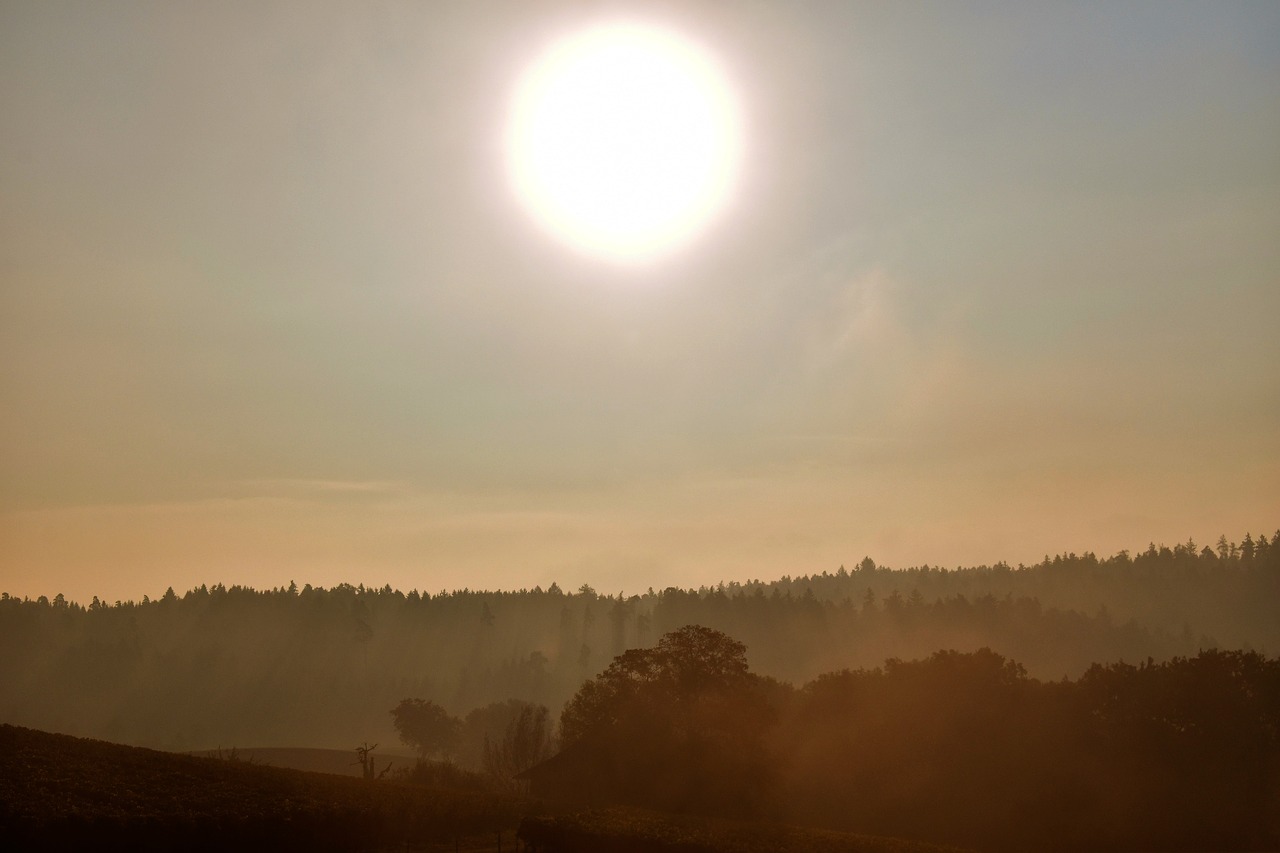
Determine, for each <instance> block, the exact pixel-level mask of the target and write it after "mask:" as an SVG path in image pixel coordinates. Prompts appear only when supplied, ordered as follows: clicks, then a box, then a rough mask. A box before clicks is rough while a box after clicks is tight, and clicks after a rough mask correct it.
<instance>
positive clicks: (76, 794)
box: [0, 725, 945, 853]
mask: <svg viewBox="0 0 1280 853" xmlns="http://www.w3.org/2000/svg"><path fill="white" fill-rule="evenodd" d="M522 821H523V823H522ZM517 827H520V836H521V840H520V841H519V842H517V837H516V829H517ZM499 843H501V845H502V849H503V850H514V849H516V845H517V843H519V844H520V846H521V847H523V848H525V849H531V850H538V851H544V853H580V852H581V853H586V852H587V851H590V853H609V851H619V852H620V853H650V851H653V853H765V851H778V853H801V851H806V853H809V852H810V851H811V852H812V853H937V851H941V850H944V849H945V848H940V847H936V846H933V845H929V844H921V843H916V842H910V841H901V840H896V839H888V838H876V837H871V836H859V835H850V834H845V833H835V832H822V831H817V830H808V829H799V828H795V827H781V826H772V825H761V824H754V823H741V822H733V821H714V820H704V819H700V818H689V817H672V816H669V815H662V814H658V813H654V812H643V811H637V810H630V809H607V810H598V811H592V812H586V813H581V814H564V813H560V814H557V813H556V810H554V809H551V808H549V807H548V806H546V805H545V804H543V803H540V802H537V801H534V800H529V799H521V798H517V797H514V796H508V795H503V794H495V793H477V792H474V791H452V790H439V789H432V788H425V787H422V786H418V785H412V784H408V783H404V782H395V781H386V780H384V781H379V782H367V781H365V780H363V779H355V778H350V777H346V776H337V775H331V774H324V773H309V772H304V771H299V770H290V769H285V768H280V767H270V766H265V765H260V764H256V763H249V762H246V761H227V760H220V759H217V758H206V757H198V756H190V755H177V754H173V753H166V752H156V751H154V750H150V749H141V748H138V747H129V746H121V745H118V744H112V743H105V742H103V741H96V740H87V739H83V738H75V737H70V736H67V735H58V734H49V733H47V732H40V731H34V730H31V729H23V728H18V727H15V726H9V725H0V847H3V848H4V849H7V850H130V851H133V850H142V851H147V850H196V851H212V850H306V851H325V850H344V851H345V850H370V851H389V850H431V851H447V850H454V849H458V850H462V851H479V850H496V849H498V845H499Z"/></svg>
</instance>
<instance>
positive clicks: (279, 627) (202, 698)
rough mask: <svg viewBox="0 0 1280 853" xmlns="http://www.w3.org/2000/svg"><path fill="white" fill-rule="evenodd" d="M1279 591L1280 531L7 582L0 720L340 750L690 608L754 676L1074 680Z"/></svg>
mask: <svg viewBox="0 0 1280 853" xmlns="http://www.w3.org/2000/svg"><path fill="white" fill-rule="evenodd" d="M1278 593H1280V533H1277V535H1276V536H1275V537H1273V538H1272V539H1270V540H1268V539H1267V538H1266V537H1254V536H1245V537H1244V539H1243V540H1242V541H1241V542H1240V543H1237V544H1233V543H1231V542H1227V541H1226V540H1225V539H1223V540H1222V541H1221V542H1219V543H1218V544H1217V545H1216V546H1214V547H1208V548H1203V547H1198V546H1197V545H1196V544H1195V543H1193V542H1187V543H1182V544H1179V545H1176V546H1173V547H1171V548H1169V547H1163V546H1160V547H1157V546H1155V545H1152V546H1151V547H1149V548H1148V549H1147V550H1146V551H1143V552H1141V553H1138V554H1136V555H1130V554H1128V553H1124V552H1122V553H1120V554H1116V555H1113V556H1111V557H1108V558H1105V559H1102V558H1098V557H1096V556H1094V555H1093V554H1089V553H1086V554H1083V555H1073V554H1066V555H1059V556H1057V557H1052V558H1046V559H1045V560H1044V561H1042V562H1041V563H1037V564H1036V565H1033V566H1017V567H1011V566H1007V565H1004V564H998V565H996V566H980V567H973V568H960V569H945V568H939V567H934V566H921V567H917V568H912V569H904V570H894V569H887V568H884V567H881V566H877V565H875V563H874V562H873V561H872V560H870V559H869V558H867V559H863V560H862V561H861V562H860V563H858V564H856V565H855V566H854V567H853V568H852V569H851V570H847V569H845V568H843V567H837V568H835V570H834V571H831V570H827V571H823V572H820V573H817V574H810V575H804V576H796V577H792V576H785V577H783V578H780V579H778V580H776V581H772V582H768V583H764V582H759V581H748V582H730V583H726V584H722V585H717V586H714V587H703V588H699V589H677V588H670V589H666V590H661V591H654V590H648V591H645V592H643V593H638V594H624V593H622V592H619V593H616V594H601V593H599V592H597V591H596V590H593V589H591V588H590V587H586V586H584V587H582V588H580V589H578V590H576V591H573V592H566V591H564V590H561V589H560V588H559V587H558V586H557V585H555V584H552V585H551V586H550V587H548V588H547V589H542V588H539V587H535V588H533V589H524V590H519V591H511V592H483V591H474V590H468V589H464V590H454V591H441V592H438V593H424V592H421V591H418V590H411V591H409V592H407V593H406V592H402V591H399V590H394V589H392V588H391V587H390V586H385V585H384V586H382V587H381V588H377V587H373V586H364V585H354V586H353V585H349V584H341V585H338V586H336V587H333V588H329V589H325V588H320V587H312V586H310V585H304V586H302V587H299V586H297V585H296V584H290V585H289V586H288V587H280V588H276V589H270V590H255V589H251V588H248V587H240V586H231V587H227V586H224V585H222V584H213V585H201V586H200V587H197V588H195V589H191V590H187V591H186V592H185V593H183V594H181V595H180V594H178V593H176V592H175V591H174V590H172V589H170V590H168V591H166V592H165V593H164V594H163V595H161V596H159V597H158V598H156V599H150V598H144V599H143V600H142V601H141V602H133V601H123V602H114V603H111V604H107V603H103V602H101V601H99V600H97V599H94V600H93V601H92V602H90V603H89V604H88V605H82V604H80V603H76V602H70V601H67V600H66V599H65V598H64V597H63V596H55V597H54V598H53V599H52V600H50V599H47V598H45V597H43V596H42V597H40V598H37V599H34V600H31V599H19V598H15V597H13V596H9V595H7V594H0V647H3V648H5V649H6V652H7V653H6V654H5V655H3V656H0V715H2V716H3V718H4V719H6V720H9V721H11V722H14V723H18V724H21V725H28V726H32V727H37V728H44V729H52V730H58V731H65V732H69V733H74V734H79V735H88V736H93V737H100V738H104V739H108V740H114V741H117V742H123V743H135V744H142V745H148V746H157V747H163V748H174V749H201V748H210V747H212V746H217V745H231V744H239V745H242V746H249V745H257V746H263V745H315V746H334V747H341V748H347V747H349V746H350V744H352V743H359V742H362V741H365V740H368V741H370V742H384V743H385V742H388V741H391V740H393V739H394V738H395V736H396V733H395V731H394V729H393V726H392V721H391V718H390V717H389V716H388V714H387V713H386V710H387V709H388V708H391V707H394V706H395V704H396V703H397V702H399V701H400V700H401V699H403V698H404V697H407V696H418V697H430V698H431V699H432V700H433V701H435V702H437V703H438V704H439V705H441V706H442V707H443V708H444V709H445V710H446V711H447V712H448V713H449V714H454V715H463V714H466V713H469V712H470V711H471V710H473V709H477V708H484V707H487V706H490V705H493V704H494V703H502V702H505V701H507V700H508V699H518V700H521V701H524V702H530V703H534V704H537V705H544V706H547V707H549V708H552V709H559V708H560V707H562V706H563V705H564V704H565V703H566V702H567V701H568V700H569V699H570V698H571V697H572V696H573V695H574V694H575V692H576V691H577V689H578V687H579V686H580V685H581V684H582V683H583V682H584V680H586V679H587V678H589V677H591V676H593V675H595V674H596V673H598V672H599V671H600V670H601V669H602V668H603V667H605V666H606V665H607V664H608V663H609V661H610V660H611V659H612V658H613V657H614V656H616V655H617V654H620V653H621V652H623V651H624V650H626V649H629V648H637V647H647V646H651V645H652V644H653V643H654V641H655V640H656V638H658V637H660V636H662V635H664V634H666V633H668V632H670V631H672V630H675V629H677V628H679V627H680V626H683V625H687V624H701V625H705V626H708V627H710V628H713V629H716V630H720V631H723V632H726V633H728V634H730V635H732V636H735V637H738V638H740V639H741V640H743V641H744V642H745V643H746V644H747V646H748V647H749V648H750V649H751V664H752V667H753V669H754V670H755V671H756V672H759V673H761V674H763V675H766V676H769V677H772V678H775V679H779V680H782V681H787V682H792V683H805V682H808V681H811V680H812V679H814V678H815V677H817V676H818V675H819V674H821V673H824V672H830V671H834V670H840V669H843V668H853V669H857V668H860V667H871V666H876V665H878V664H880V663H881V662H882V661H884V660H885V659H886V658H894V657H896V658H903V659H910V658H918V657H923V656H927V655H928V654H930V653H931V652H933V651H935V650H937V649H940V648H951V649H957V650H960V651H973V650H976V649H978V648H983V647H988V648H992V649H996V650H997V651H998V652H1000V653H1001V654H1005V655H1008V656H1010V657H1011V658H1013V659H1016V660H1018V661H1020V662H1021V664H1022V665H1024V666H1025V667H1026V669H1027V672H1028V673H1029V675H1031V676H1033V677H1036V678H1041V679H1060V678H1062V677H1065V676H1070V677H1073V678H1074V677H1078V676H1080V675H1081V674H1083V673H1084V672H1085V671H1086V670H1087V669H1088V668H1089V667H1090V665H1091V664H1093V663H1095V662H1102V663H1108V662H1116V661H1122V660H1123V661H1140V660H1146V659H1147V658H1149V657H1150V658H1152V659H1154V660H1156V661H1164V660H1169V659H1172V658H1174V657H1178V656H1183V657H1187V656H1194V655H1196V654H1197V653H1198V652H1199V651H1200V650H1201V649H1210V648H1241V649H1246V650H1247V649H1258V650H1262V651H1268V650H1270V651H1274V650H1275V649H1278V648H1280V622H1278V621H1277V620H1276V619H1275V618H1274V612H1273V611H1274V602H1275V601H1276V600H1278V599H1280V596H1278Z"/></svg>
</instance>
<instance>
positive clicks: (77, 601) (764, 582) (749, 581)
mask: <svg viewBox="0 0 1280 853" xmlns="http://www.w3.org/2000/svg"><path fill="white" fill-rule="evenodd" d="M1246 540H1248V541H1249V542H1250V543H1251V544H1254V543H1257V542H1258V541H1259V540H1266V541H1268V542H1270V543H1271V545H1272V547H1274V546H1275V543H1276V542H1277V540H1280V529H1277V530H1276V532H1275V533H1274V534H1272V535H1271V536H1270V537H1268V536H1267V535H1266V534H1264V533H1259V534H1258V537H1257V538H1256V539H1255V538H1254V537H1253V534H1252V532H1246V533H1245V534H1244V536H1242V537H1241V538H1240V540H1239V541H1237V540H1234V539H1230V538H1229V537H1227V536H1226V535H1225V534H1221V535H1220V536H1219V538H1218V539H1215V540H1213V541H1212V542H1208V541H1205V542H1199V541H1196V540H1195V538H1194V537H1189V538H1188V539H1187V540H1184V541H1181V542H1175V543H1174V544H1173V545H1172V546H1170V545H1169V544H1168V543H1165V542H1155V541H1151V542H1149V543H1148V544H1147V547H1146V548H1145V549H1141V550H1139V549H1130V548H1122V549H1120V550H1118V551H1115V552H1112V553H1105V552H1098V551H1094V550H1092V549H1085V550H1082V551H1079V552H1076V551H1062V552H1059V553H1055V554H1050V553H1046V554H1044V555H1043V556H1042V557H1041V559H1040V560H1038V561H1034V562H1024V561H1019V562H1016V563H1014V562H1011V561H1007V560H998V561H995V562H991V563H981V564H968V565H946V564H940V563H920V564H916V565H909V566H891V565H885V564H882V563H878V562H876V561H875V560H874V559H873V558H872V557H871V556H870V555H865V556H864V557H863V558H862V559H861V560H858V561H856V562H850V563H849V564H848V565H846V564H845V563H841V564H840V565H839V566H838V567H837V568H836V569H834V570H832V569H829V568H824V569H822V570H821V571H809V572H801V573H797V574H778V575H772V576H769V575H764V576H755V577H743V578H721V579H720V580H718V581H711V582H708V583H701V584H697V585H696V586H695V585H680V584H668V585H666V586H662V587H658V586H655V585H653V584H650V585H649V586H648V587H640V588H639V589H640V590H641V591H639V592H636V591H634V588H633V591H632V592H630V593H628V592H627V590H626V589H625V588H624V589H619V591H618V594H617V595H616V596H615V595H614V593H613V592H612V590H609V589H596V588H595V587H594V586H592V585H591V584H590V583H588V582H586V581H583V582H582V583H581V584H577V585H570V584H561V583H560V582H559V581H558V580H554V579H553V580H551V581H550V582H548V583H546V584H543V583H535V584H533V585H531V586H530V585H526V586H520V587H516V586H512V587H474V588H473V587H465V586H464V587H453V588H448V587H442V588H440V589H439V590H433V589H428V588H419V587H398V586H393V585H392V584H390V583H381V584H378V583H373V582H368V583H366V582H365V581H363V580H351V579H348V580H339V581H336V582H333V583H331V584H329V585H327V586H326V585H325V584H320V583H311V582H309V581H303V583H301V584H299V583H298V579H297V578H290V579H289V581H288V583H283V584H273V585H270V586H255V585H253V584H235V583H231V584H228V583H225V582H222V581H216V580H215V581H212V582H210V581H208V580H206V581H204V582H202V583H199V584H196V585H194V586H191V587H187V588H185V589H178V588H176V587H174V586H173V585H172V584H171V585H169V586H168V587H166V588H165V590H164V591H163V592H161V593H160V594H157V595H152V594H150V593H143V594H142V595H141V596H139V597H136V598H116V599H115V600H114V601H113V600H110V599H107V598H103V597H101V596H99V595H97V594H90V595H88V596H86V597H83V598H76V597H72V596H67V595H66V594H65V592H62V591H59V592H56V593H52V594H51V593H49V592H40V593H34V594H33V593H13V592H11V591H10V590H8V589H0V595H3V596H4V597H5V598H9V599H14V600H22V601H31V602H36V601H39V599H41V598H43V599H46V600H48V601H53V599H54V598H56V597H57V596H58V595H62V596H63V599H64V603H66V604H69V605H77V606H81V607H87V606H88V604H89V603H90V602H92V601H95V600H96V601H99V602H100V603H101V604H102V605H103V606H105V607H110V606H113V605H121V604H124V605H138V604H146V603H155V602H157V601H159V600H160V599H162V598H163V597H164V596H165V595H167V594H168V593H169V592H173V593H174V595H176V596H177V597H178V598H184V597H186V596H187V595H188V594H190V593H196V592H201V591H208V590H211V589H213V588H216V587H222V588H223V589H225V590H243V591H247V592H253V593H273V592H287V591H288V590H289V589H290V588H291V587H292V588H293V589H295V590H296V591H298V592H301V591H304V590H306V589H315V590H317V591H320V592H324V591H333V590H336V589H342V588H349V589H356V590H362V591H364V592H366V593H383V592H385V591H386V590H387V589H390V591H391V593H392V594H395V595H405V596H408V595H412V594H415V593H416V594H418V595H419V596H421V597H422V598H424V599H430V598H437V597H448V596H455V595H465V594H471V595H516V594H536V593H543V594H549V593H551V592H552V590H553V588H554V589H555V590H558V593H559V594H560V595H564V596H573V595H584V594H585V595H594V596H596V597H598V598H603V599H610V600H612V599H615V598H617V599H619V600H629V599H631V598H637V597H638V598H646V597H648V596H653V595H661V594H662V593H663V592H666V591H667V590H671V589H675V590H678V591H680V592H689V593H696V594H699V595H700V594H702V593H705V592H715V591H718V590H719V591H722V590H725V589H750V588H752V587H769V586H776V585H779V584H793V583H798V582H804V581H809V580H813V579H818V578H835V577H841V576H850V575H855V574H856V573H857V572H858V571H859V569H860V568H861V567H862V565H863V563H865V562H867V561H870V568H871V569H872V570H873V571H886V572H891V573H896V572H900V573H903V574H906V573H913V572H916V573H918V572H921V571H933V572H941V573H951V572H971V571H983V570H991V569H999V568H1005V569H1009V570H1010V571H1013V572H1020V571H1031V570H1034V569H1038V568H1041V567H1044V566H1047V565H1050V564H1053V563H1055V562H1057V561H1059V560H1082V561H1084V560H1088V559H1090V558H1092V559H1093V560H1095V561H1097V562H1098V563H1101V564H1105V563H1110V562H1117V561H1118V562H1121V563H1123V562H1132V561H1133V560H1135V559H1136V558H1138V557H1141V556H1145V555H1148V554H1152V553H1162V552H1164V551H1171V552H1173V553H1175V554H1176V553H1180V552H1183V551H1185V550H1186V548H1187V546H1188V545H1191V544H1194V546H1195V548H1194V552H1195V553H1196V554H1202V553H1203V552H1204V551H1206V550H1208V551H1210V552H1214V553H1218V552H1220V550H1221V548H1222V546H1223V545H1226V546H1228V547H1229V548H1230V553H1232V554H1236V553H1238V547H1239V546H1240V545H1242V544H1243V543H1244V542H1245V541H1246ZM841 573H844V575H842V574H841Z"/></svg>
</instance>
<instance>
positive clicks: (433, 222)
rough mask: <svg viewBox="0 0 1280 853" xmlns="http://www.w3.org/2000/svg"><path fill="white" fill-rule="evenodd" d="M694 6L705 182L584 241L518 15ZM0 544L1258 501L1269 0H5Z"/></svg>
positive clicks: (70, 552) (998, 519) (1227, 514)
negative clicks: (523, 200)
mask: <svg viewBox="0 0 1280 853" xmlns="http://www.w3.org/2000/svg"><path fill="white" fill-rule="evenodd" d="M620 14H631V15H632V16H633V17H636V16H638V17H641V18H643V19H644V20H646V21H650V22H652V23H655V24H662V25H670V26H672V27H674V28H676V29H678V30H680V31H681V32H683V33H685V34H687V35H688V36H689V37H691V38H693V39H695V40H697V41H699V42H701V43H702V44H704V45H705V46H706V47H708V48H709V49H710V50H711V51H713V52H714V54H715V55H716V57H717V58H718V60H719V61H720V63H721V64H722V66H723V67H724V69H726V71H727V73H728V74H729V76H730V77H731V79H732V80H733V81H734V83H735V85H736V86H737V87H738V90H739V92H740V95H741V99H742V105H743V109H744V115H745V123H746V139H745V160H744V171H743V175H742V181H741V183H740V185H739V186H738V189H737V191H736V194H735V196H734V198H733V201H732V202H731V203H730V205H729V207H728V208H727V209H726V210H725V211H724V213H723V214H722V215H721V216H719V217H718V218H717V219H716V220H715V221H714V222H713V223H712V225H711V226H710V227H709V228H708V229H707V230H706V231H704V232H703V233H702V234H701V235H700V236H699V238H698V239H697V240H695V241H694V242H693V243H691V244H690V245H689V246H688V247H687V249H686V250H685V251H683V252H680V253H678V254H676V255H673V256H671V257H669V258H666V259H664V260H661V261H659V262H657V263H654V264H651V265H649V266H646V267H643V268H628V267H619V266H617V265H611V264H609V263H607V262H603V261H599V260H593V259H590V258H587V257H583V256H581V255H579V254H575V253H574V252H573V251H571V250H568V249H566V248H564V247H563V246H562V245H561V244H559V243H557V242H555V241H554V240H552V239H549V238H548V237H547V235H546V234H545V233H544V231H543V230H542V229H540V228H539V227H538V226H537V225H536V224H534V223H533V222H532V221H531V220H530V219H529V217H528V216H527V215H526V214H525V212H524V210H523V209H522V208H521V207H520V206H519V205H518V204H517V202H516V200H515V198H514V196H513V193H512V190H511V188H510V186H509V181H508V178H507V174H506V172H505V171H504V167H503V150H502V135H503V128H504V125H505V122H506V119H507V111H508V107H509V101H510V97H511V93H512V91H513V87H514V85H515V81H516V79H517V77H518V75H519V74H520V72H521V70H522V69H523V68H525V67H526V66H527V65H528V64H529V63H530V62H532V61H533V60H534V58H535V57H536V56H537V55H538V54H539V50H540V48H542V47H544V46H545V45H546V44H547V43H548V42H549V41H550V40H553V39H554V38H555V37H556V36H557V35H560V34H563V33H566V32H570V31H572V30H574V29H576V28H578V27H581V26H583V25H584V24H586V23H589V22H592V21H597V20H601V19H607V18H610V17H612V16H617V15H620ZM0 123H2V124H0V128H2V132H0V287H2V288H3V290H2V291H0V589H3V590H6V591H9V592H10V593H15V594H19V595H24V594H25V595H32V596H35V595H40V594H46V595H50V596H52V595H53V594H54V593H56V592H59V591H61V592H65V593H66V594H67V595H68V596H70V597H73V598H76V599H78V600H85V599H87V598H88V597H90V596H92V595H95V594H96V595H100V596H102V597H103V598H107V599H111V600H114V599H116V598H130V597H132V598H140V597H141V596H142V595H143V594H144V593H145V594H149V595H152V596H155V595H157V594H159V593H161V592H163V590H164V588H165V587H167V586H169V585H171V584H172V585H173V586H174V587H175V588H177V589H178V590H179V591H181V590H183V589H185V588H187V587H189V586H192V585H198V584H199V583H202V582H203V583H214V582H219V581H220V582H225V583H228V584H230V583H248V584H252V585H255V586H273V585H278V584H286V583H288V581H289V580H290V579H291V578H296V579H297V581H298V583H299V584H302V583H306V582H310V583H313V584H324V585H330V584H333V583H337V582H341V581H350V582H352V583H358V582H364V583H366V584H375V585H378V586H381V585H382V584H384V583H391V584H392V585H393V586H396V587H400V588H404V589H408V588H412V587H417V588H420V589H427V590H432V591H438V590H440V589H442V588H455V587H463V586H468V587H472V588H476V587H485V588H494V587H523V586H528V587H532V586H533V585H535V584H541V585H543V586H546V585H547V584H549V583H550V582H551V581H553V580H556V581H559V583H560V584H561V585H562V586H571V587H576V586H577V585H578V584H581V583H583V582H589V583H591V584H592V585H594V586H596V587H597V588H600V589H601V590H602V591H611V592H616V591H617V590H619V589H623V590H626V591H627V592H633V591H640V590H643V589H644V588H645V587H648V586H650V585H652V586H655V587H658V588H661V587H663V586H667V585H697V584H700V583H707V582H714V581H718V580H721V579H726V580H728V579H744V578H747V577H762V578H771V577H776V576H779V575H782V574H801V573H810V572H821V571H823V570H832V571H834V570H835V569H836V568H837V567H838V566H839V565H840V564H841V563H844V564H852V563H854V562H857V561H858V560H860V559H861V558H862V557H863V556H864V555H871V556H872V557H873V558H875V559H876V560H877V561H878V562H880V563H883V564H888V565H895V566H907V565H915V564H920V563H925V562H927V563H930V564H935V565H936V564H943V565H948V566H954V565H957V564H975V563H983V562H995V561H998V560H1001V559H1004V560H1007V561H1010V562H1013V563H1017V562H1019V561H1026V562H1032V561H1035V560H1038V559H1039V558H1041V557H1042V556H1043V555H1044V554H1045V553H1055V552H1059V551H1066V550H1075V551H1081V550H1086V549H1091V550H1096V551H1099V552H1103V553H1110V552H1112V551H1114V550H1118V549H1120V548H1130V549H1134V548H1142V547H1145V545H1146V544H1147V542H1148V541H1150V540H1156V541H1161V540H1163V541H1167V542H1170V543H1172V542H1174V541H1184V540H1185V539H1186V538H1187V537H1188V536H1194V537H1195V538H1196V539H1197V540H1198V541H1202V542H1205V541H1211V540H1214V539H1216V538H1217V536H1218V534H1220V533H1226V534H1228V535H1229V536H1231V537H1232V538H1239V537H1240V536H1241V535H1242V534H1243V533H1244V532H1245V531H1246V530H1249V531H1252V532H1254V533H1255V534H1256V533H1258V532H1262V531H1263V530H1266V531H1267V532H1270V531H1271V530H1273V529H1274V528H1275V527H1276V526H1277V524H1280V334H1277V331H1276V330H1277V318H1278V317H1280V4H1276V3H1274V2H1258V3H1232V2H1214V3H1207V2H1197V3H1178V2H1170V0H1159V2H1152V3H1141V2H1128V1H1127V0H1126V2H1118V3H1116V2H1099V3H1085V2H1078V3H1053V4H1039V3H1027V2H1007V3H996V4H987V3H963V4H961V3H949V2H938V3H930V4H917V3H893V4H889V3H880V2H876V3H868V4H865V5H864V4H858V3H852V2H831V3H799V2H786V3H781V2H779V3H746V2H741V3H731V4H730V3H708V4H705V5H699V4H689V3H682V4H678V5H675V4H672V5H667V6H664V5H662V4H655V3H644V4H634V7H633V6H629V5H627V4H619V3H602V2H594V3H592V2H577V3H563V4H552V3H537V2H532V3H484V2H473V0H467V2H457V3H443V2H432V3H423V2H405V3H378V2H362V3H338V4H328V3H320V2H312V0H308V2H300V3H263V2H257V0H254V2H174V0H164V2H156V3H140V2H111V3H96V2H76V3H72V2H52V0H36V1H35V2H14V0H3V2H0Z"/></svg>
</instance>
